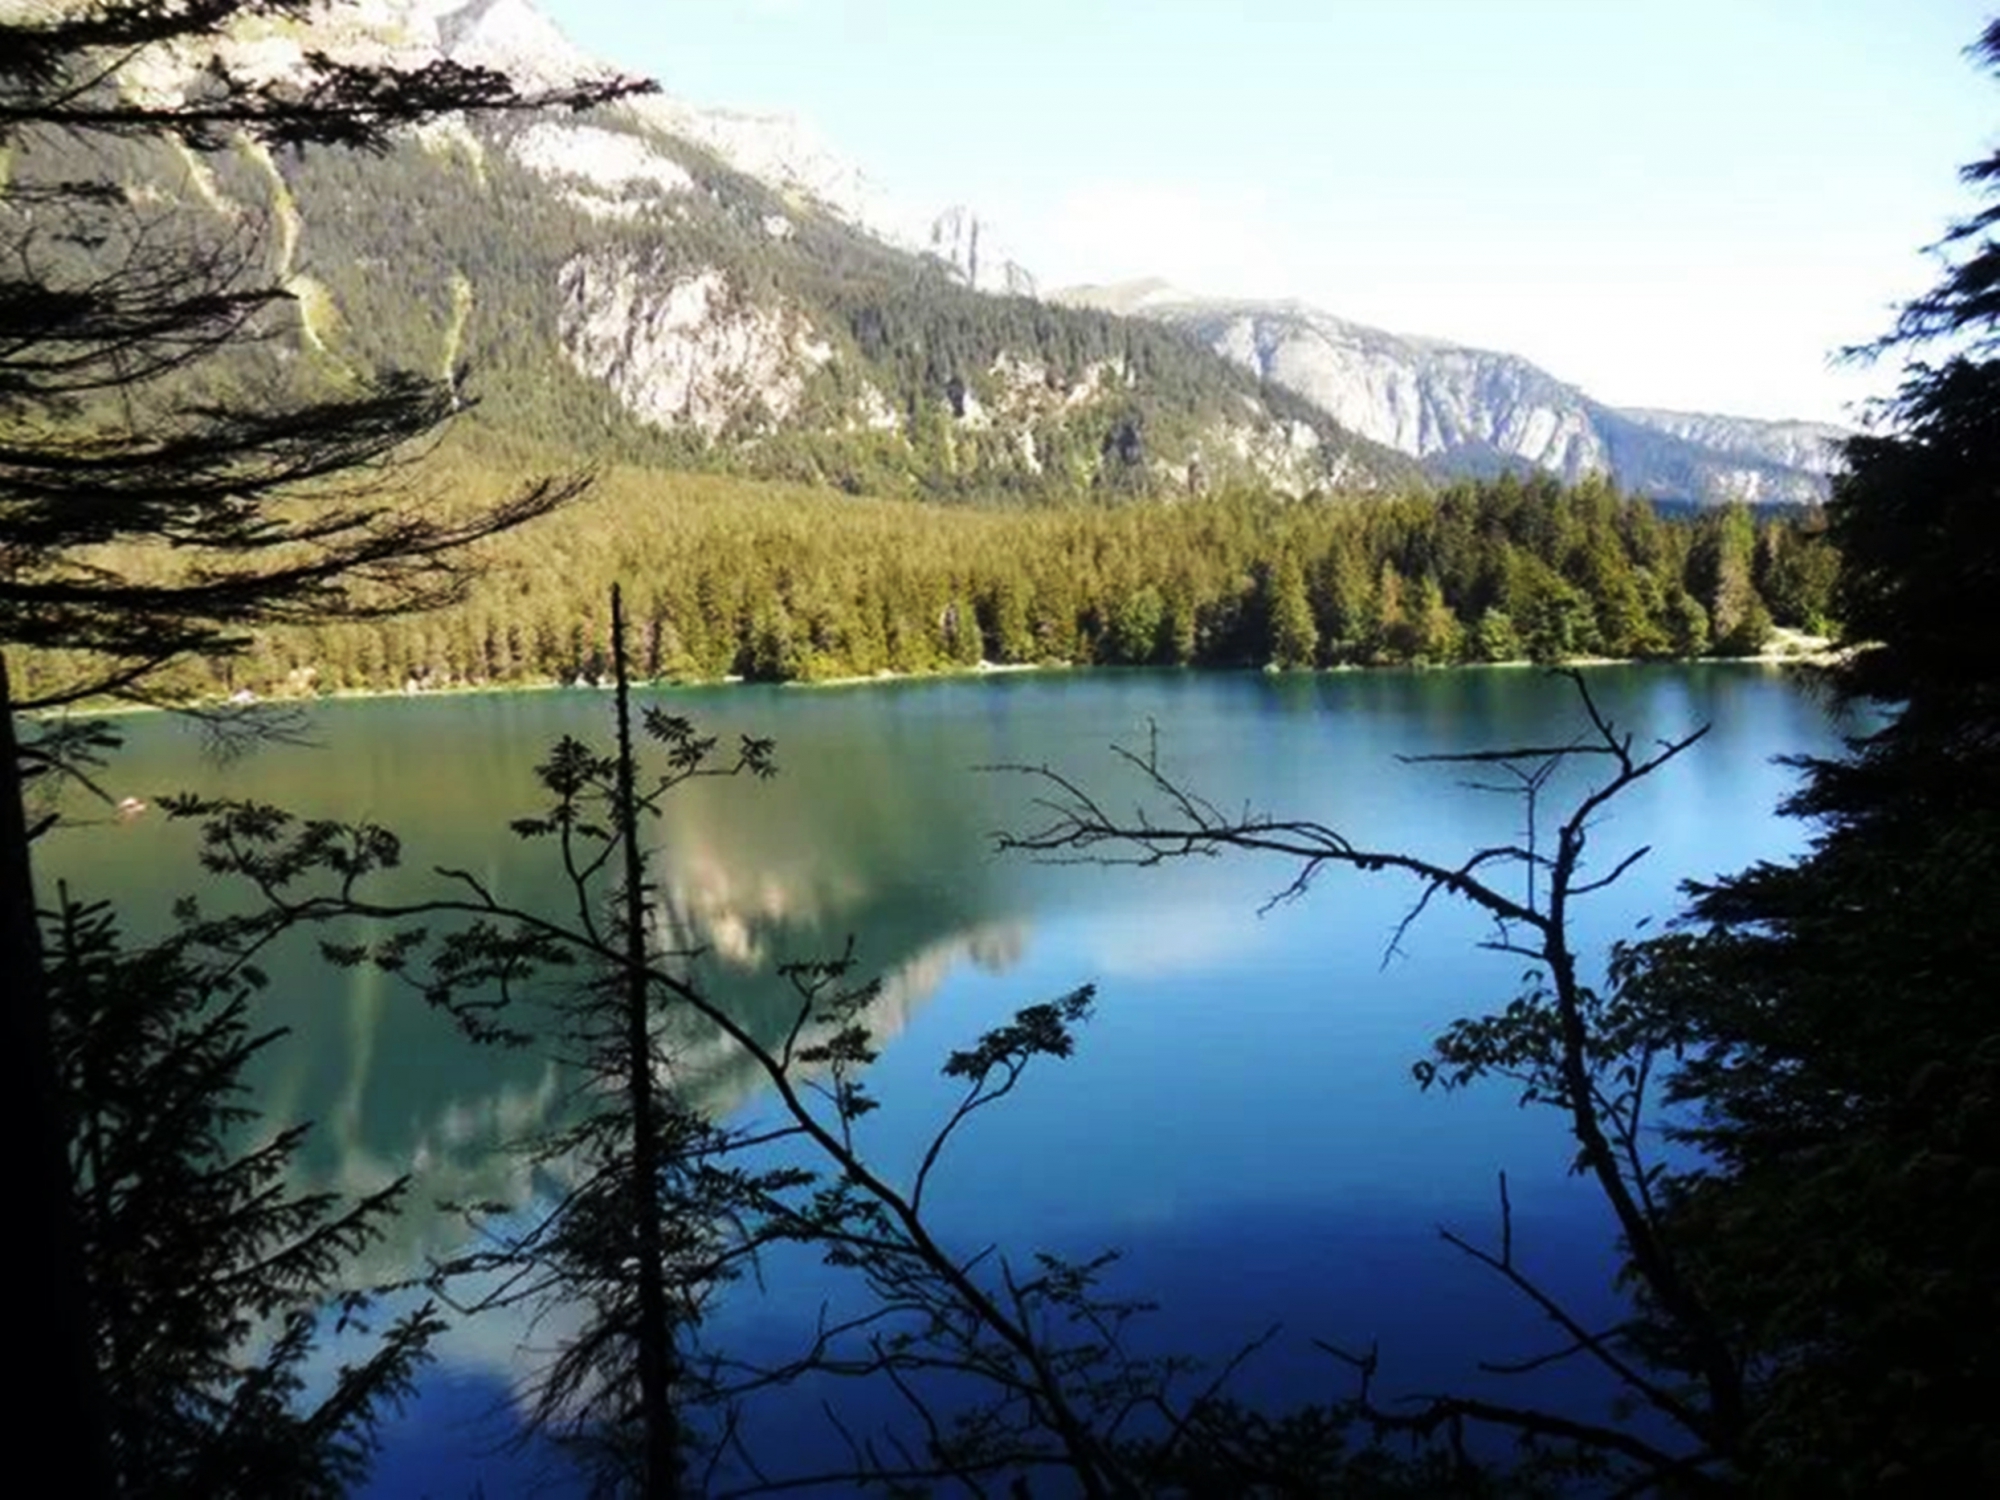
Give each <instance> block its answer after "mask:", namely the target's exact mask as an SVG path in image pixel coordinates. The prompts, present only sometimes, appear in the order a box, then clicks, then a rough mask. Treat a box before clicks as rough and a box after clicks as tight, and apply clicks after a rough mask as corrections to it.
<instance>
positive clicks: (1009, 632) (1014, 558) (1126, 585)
mask: <svg viewBox="0 0 2000 1500" xmlns="http://www.w3.org/2000/svg"><path fill="white" fill-rule="evenodd" d="M459 462H460V463H461V464H462V465H464V464H465V461H464V460H462V459H461V460H459ZM479 479H480V476H479V475H478V474H477V472H476V470H473V469H471V468H470V467H469V465H466V466H465V469H464V481H465V484H466V486H467V487H468V488H472V489H477V488H478V487H479ZM1819 525H1820V523H1819V521H1818V518H1817V517H1816V516H1814V515H1811V514H1806V515H1804V516H1800V517H1792V518H1786V519H1771V518H1766V519H1764V520H1762V521H1758V520H1755V519H1753V517H1752V515H1751V513H1750V512H1749V511H1748V510H1746V509H1744V508H1742V507H1733V508H1730V509H1726V510H1722V511H1714V512H1704V513H1701V514H1698V515H1694V516H1690V517H1687V518H1683V519H1677V520H1669V519H1665V518H1663V517H1662V516H1661V515H1660V514H1659V513H1658V512H1657V511H1656V510H1655V509H1654V508H1653V507H1652V506H1651V505H1649V504H1648V503H1646V502H1644V501H1640V500H1635V499H1631V498H1629V497H1624V496H1620V495H1618V494H1617V493H1616V492H1615V491H1613V490H1612V489H1610V488H1609V487H1607V486H1604V485H1602V484H1598V483H1594V482H1593V483H1586V484H1584V485H1581V486H1577V487H1575V488H1564V487H1563V486H1561V485H1559V484H1558V483H1557V482H1556V481H1554V480H1552V479H1541V480H1532V481H1527V482H1523V481H1519V480H1516V479H1513V478H1511V477H1503V478H1501V479H1499V480H1495V481H1490V482H1481V483H1466V484H1461V485H1458V486H1454V487H1453V488H1451V489H1450V490H1448V491H1446V492H1444V493H1443V494H1441V495H1438V496H1418V497H1411V498H1406V499H1401V500H1380V501H1373V502H1370V503H1368V504H1365V505H1319V506H1309V505H1299V504H1296V503H1290V502H1284V501H1280V500H1274V499H1272V498H1270V497H1268V496H1259V495H1256V494H1249V493H1245V494H1238V495H1231V496H1226V497H1217V498H1214V499H1210V500H1206V501H1203V502H1201V503H1199V504H1182V505H1157V506H1103V505H1082V504H1071V505H1011V506H1009V505H982V506H963V507H939V506H935V505H925V504H921V503H918V502H914V501H898V500H884V499H869V498H863V497H854V496H847V495H840V494H832V493H829V492H827V491H825V490H816V489H810V488H805V487H800V486H785V485H772V484H753V483H746V482H743V481H737V480H729V479H724V478H717V477H713V476H708V477H704V476H691V475H684V476H672V475H661V474H657V473H649V472H646V471H642V470H635V469H621V470H616V471H613V472H611V473H609V474H607V475H606V476H605V477H604V478H603V480H602V481H601V482H600V484H599V485H598V487H597V490H596V492H595V493H594V494H593V495H592V496H591V497H590V498H588V499H586V500H585V501H583V502H581V503H579V504H577V505H574V506H572V507H570V508H569V509H568V510H566V511H564V512H561V513H559V514H557V515H556V516H553V517H550V518H548V519H547V520H545V521H542V522H538V523H536V524H535V525H533V526H530V527H526V528H523V529H522V530H521V531H519V532H517V533H514V534H512V535H510V536H508V537H506V538H502V539H496V540H495V541H493V542H491V543H489V544H487V557H486V562H487V566H488V571H487V573H486V575H485V576H484V577H483V578H482V579H481V580H480V581H479V582H478V583H477V584H476V585H475V587H474V590H473V593H472V595H471V597H470V599H469V600H468V601H467V603H466V604H465V605H464V606H463V607H461V608H459V609H457V610H455V611H453V612H451V613H449V614H441V615H433V616H428V617H422V618H412V619H397V620H385V621H379V622H372V623H365V624H353V625H340V626H329V627H326V628H320V629H286V630H278V631H273V632H271V633H269V634H267V635H266V636H264V637H263V638H261V639H260V640H259V641H258V642H257V644H256V646H255V648H254V649H253V650H251V651H250V652H249V653H248V654H247V655H244V656H240V657H236V658H234V659H231V660H228V661H226V662H218V663H215V664H198V663H190V664H186V665H184V666H183V667H182V668H180V669H178V670H177V673H176V675H174V676H173V677H172V679H171V687H172V689H173V690H175V691H178V692H181V693H186V694H190V695H215V694H220V693H230V692H242V691H247V692H250V693H254V694H257V695H259V696H265V695H304V694H311V693H318V692H330V691H339V690H352V689H377V690H379V689H392V690H403V689H409V690H421V689H438V688H448V687H464V686H473V685H487V684H508V683H519V684H547V683H552V682H561V683H567V682H573V681H576V680H578V679H584V680H595V679H596V678H598V677H599V676H601V675H602V674H603V673H605V672H606V671H607V670H608V668H607V661H608V657H607V654H606V653H607V650H608V643H609V638H610V620H609V617H608V614H607V606H606V600H607V598H608V590H609V586H610V583H611V582H612V580H614V579H622V580H625V582H626V588H627V593H628V598H629V599H630V601H631V605H630V608H631V611H632V615H633V618H634V622H635V627H636V631H637V638H638V642H639V648H638V666H639V669H640V670H642V671H643V672H644V673H645V674H646V675H647V676H649V677H663V678H669V679H675V680H683V681H701V680H714V679H719V678H723V677H728V676H741V677H745V678H750V679H753V680H761V681H794V680H804V681H813V680H825V679H827V678H833V677H844V676H851V675H872V674H875V673H880V672H928V671H939V670H949V669H951V668H954V667H965V666H971V665H973V664H976V663H978V662H981V661H986V662H990V663H996V664H1029V663H1041V662H1071V663H1077V664H1097V665H1116V666H1124V665H1192V666H1263V665H1267V664H1275V665H1277V666H1280V667H1312V666H1337V665H1367V664H1386V663H1402V662H1427V663H1431V664H1438V665H1442V664H1446V663H1453V662H1481V661H1486V662H1491V661H1509V660H1520V659H1535V660H1545V661H1547V660H1557V659H1562V658H1570V657H1579V656H1613V657H1641V658H1644V657H1662V656H1700V655H1704V654H1709V653H1716V654H1724V655H1729V654H1745V653H1750V652H1754V651H1756V650H1758V649H1759V647H1760V646H1761V645H1762V643H1763V641H1764V639H1765V638H1766V636H1767V635H1768V633H1769V630H1770V628H1771V626H1772V624H1773V623H1774V622H1775V623H1777V624H1781V625H1791V626H1798V627H1804V628H1809V629H1814V630H1819V629H1823V628H1825V627H1826V625H1827V608H1828V593H1829V589H1830V586H1831V581H1832V577H1833V573H1834V570H1835V567H1836V562H1837V560H1836V558H1835V556H1834V554H1833V551H1832V548H1831V547H1830V545H1829V544H1828V543H1827V541H1826V540H1825V538H1824V537H1823V536H1822V535H1821V533H1820V529H1819ZM68 665H69V664H65V663H63V662H62V661H61V660H60V659H59V658H56V657H47V656H45V657H40V658H36V657H29V658H26V659H25V661H24V673H25V675H26V677H27V679H28V681H29V683H30V685H31V686H32V684H33V683H34V681H35V680H36V678H37V675H38V674H40V673H49V674H51V675H52V676H55V675H60V673H61V672H62V671H63V670H65V669H66V668H67V666H68Z"/></svg>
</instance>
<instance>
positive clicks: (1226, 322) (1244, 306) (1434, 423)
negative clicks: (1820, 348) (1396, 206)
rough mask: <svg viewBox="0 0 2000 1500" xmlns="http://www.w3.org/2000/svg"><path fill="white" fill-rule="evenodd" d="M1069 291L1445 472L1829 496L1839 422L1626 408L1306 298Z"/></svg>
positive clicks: (1704, 496)
mask: <svg viewBox="0 0 2000 1500" xmlns="http://www.w3.org/2000/svg"><path fill="white" fill-rule="evenodd" d="M1056 295H1057V297H1058V299H1059V300H1063V301H1066V302H1069V303H1071V304H1074V305H1084V306H1090V307H1096V308H1101V309H1104V310H1106V311H1112V312H1117V313H1120V314H1123V315H1126V316H1133V317H1143V318H1148V319H1152V320H1154V321H1157V322H1162V323H1166V324H1168V325H1169V326H1171V327H1173V328H1175V329H1177V330H1178V331H1180V332H1181V333H1183V334H1185V335H1186V336H1187V337H1189V338H1191V339H1194V340H1196V341H1198V342H1200V343H1202V344H1204V345H1206V346H1207V347H1209V348H1211V349H1214V350H1215V351H1216V352H1217V353H1219V354H1222V355H1224V356H1226V357H1227V358H1229V359H1231V360H1233V361H1235V362H1236V363H1237V364H1239V365H1241V366H1243V367H1244V368H1245V369H1247V370H1251V371H1253V372H1255V373H1256V374H1257V375H1258V376H1259V377H1261V378H1263V379H1265V380H1269V381H1271V382H1274V383H1275V384H1278V385H1282V386H1285V387H1287V388H1288V389H1290V390H1293V391H1296V392H1298V394H1300V395H1301V396H1304V397H1305V398H1306V399H1307V400H1308V401H1310V402H1312V403H1313V405H1315V406H1316V407H1318V408H1319V409H1320V410H1321V411H1324V412H1325V413H1327V414H1328V415H1329V416H1331V417H1332V418H1333V419H1334V420H1335V421H1336V422H1338V423H1339V424H1340V425H1341V426H1343V427H1345V428H1347V429H1349V430H1350V431H1353V432H1356V433H1359V434H1360V435H1361V436H1363V437H1366V438H1370V439H1372V440H1374V441H1375V442H1378V443H1381V444H1383V445H1385V446H1387V447H1390V448H1394V449H1396V450H1397V451H1399V452H1402V453H1407V454H1409V455H1410V456H1412V457H1414V458H1420V459H1423V460H1425V462H1426V463H1427V464H1429V465H1430V466H1431V467H1433V468H1434V469H1437V470H1439V471H1442V472H1445V473H1483V472H1491V471H1493V470H1496V469H1499V468H1503V467H1506V466H1508V465H1511V464H1529V465H1533V466H1535V467H1537V468H1541V469H1546V470H1548V471H1550V472H1551V473H1555V474H1558V475H1560V476H1562V477H1563V478H1564V479H1567V480H1575V479H1578V478H1581V477H1582V476H1583V475H1584V474H1587V473H1607V474H1609V475H1611V476H1612V477H1613V478H1614V479H1616V480H1617V481H1618V482H1619V483H1621V484H1622V485H1624V486H1626V487H1627V488H1629V489H1633V490H1637V491H1640V492H1642V493H1646V494H1652V495H1655V496H1657V497H1659V498H1662V499H1670V500H1681V501H1695V502H1700V503H1717V502H1721V501H1725V500H1746V501H1750V502H1753V503H1767V502H1784V503H1793V504H1798V503H1805V502H1809V501H1815V500H1819V499H1823V498H1824V497H1825V495H1826V493H1827V488H1828V476H1829V475H1830V474H1831V473H1832V472H1833V470H1834V468H1835V467H1836V466H1837V464H1838V443H1839V441H1840V439H1841V437H1842V436H1844V434H1843V433H1842V432H1841V430H1840V429H1838V428H1835V427H1831V426H1828V425H1826V424H1822V423H1810V422H1759V421H1753V420H1750V419H1748V418H1740V417H1726V416H1712V415H1706V414H1698V413H1684V412H1666V411H1653V410H1625V409H1621V408H1617V407H1611V406H1607V405H1605V404H1603V403H1601V402H1598V401H1595V400H1593V399H1592V398H1591V397H1590V396H1588V395H1587V394H1586V393H1585V392H1583V391H1582V390H1580V389H1578V388H1577V387H1576V386H1573V385H1570V384H1568V383H1567V382H1565V381H1562V380H1558V379H1557V378H1556V377H1555V376H1553V375H1550V374H1549V373H1548V372H1547V371H1545V370H1543V369H1541V368H1539V367H1538V366H1536V365H1533V364H1531V363H1529V362H1528V361H1527V360H1525V359H1522V358H1520V357H1519V356H1517V355H1512V354H1504V353H1498V352H1495V351H1490V350H1484V349H1472V348H1467V347H1465V346H1462V345H1457V344H1450V343H1445V342H1442V341H1439V340H1434V339H1421V338H1411V337H1406V336H1403V335H1399V334H1393V333H1387V332H1384V331H1383V330H1381V329H1378V328H1370V327H1367V326H1365V325H1363V324H1359V323H1354V322H1350V321H1348V320H1347V319H1345V318H1339V317H1336V316H1334V315H1333V314H1331V313H1328V312H1324V311H1321V310H1320V309H1317V308H1313V307H1308V306H1305V305H1304V304H1301V303H1297V302H1245V301H1220V300H1212V299H1203V298H1198V297H1193V296H1190V295H1188V294H1186V293H1181V292H1177V291H1175V290H1174V289H1173V288H1171V287H1169V286H1167V285H1166V284H1165V283H1163V282H1159V281H1142V282H1132V283H1125V284H1121V285H1117V286H1109V287H1080V288H1076V289H1073V290H1071V291H1068V292H1061V293H1057V294H1056Z"/></svg>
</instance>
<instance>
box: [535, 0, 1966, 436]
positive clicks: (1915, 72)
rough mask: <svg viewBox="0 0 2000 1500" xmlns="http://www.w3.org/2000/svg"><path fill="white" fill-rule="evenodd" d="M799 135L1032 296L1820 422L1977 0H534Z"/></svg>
mask: <svg viewBox="0 0 2000 1500" xmlns="http://www.w3.org/2000/svg"><path fill="white" fill-rule="evenodd" d="M540 3H541V8H542V9H543V10H544V12H545V13H546V14H548V15H549V16H550V18H551V19H553V20H554V21H555V22H556V23H557V24H558V25H560V26H561V27H562V28H563V29H564V30H565V31H566V32H567V33H568V34H569V36H570V37H571V38H572V39H573V40H574V41H575V42H576V43H577V44H578V45H579V46H581V47H583V48H584V49H585V50H587V51H589V52H591V53H593V54H595V55H598V56H602V57H604V58H606V59H608V60H611V61H614V62H617V63H619V64H621V65H623V66H624V67H626V68H628V69H630V70H634V71H639V72H644V73H647V74H650V75H651V76H653V77H656V78H658V79H659V81H660V82H661V84H662V85H663V86H664V87H665V88H666V89H667V90H668V91H669V92H671V93H674V94H676V95H679V96H681V97H684V98H687V99H691V100H694V101H697V102H700V103H704V104H723V105H730V106H735V107H740V108H756V109H775V110H783V111H789V112H792V113H796V114H798V115H799V116H801V117H802V118H804V119H805V120H806V121H808V122H809V123H810V124H811V125H812V126H813V127H814V128H815V130H816V131H817V133H818V134H819V135H820V136H822V137H823V138H824V139H825V140H826V141H827V142H828V143H829V144H830V145H832V146H834V147H835V148H837V149H838V150H840V151H841V152H842V153H843V154H845V155H847V156H849V157H851V158H853V159H854V160H855V161H856V162H858V163H859V164H860V165H861V166H862V167H863V168H864V169H865V170H866V171H867V172H868V174H869V175H870V176H871V177H872V178H874V179H875V180H876V182H877V183H879V184H880V186H881V187H882V188H883V189H885V190H886V191H887V192H889V193H891V194H892V195H894V196H895V197H896V198H897V199H899V200H905V201H908V202H910V203H912V204H913V205H917V206H924V207H943V206H944V205H946V204H948V203H951V202H965V203H968V204H971V205H972V206H974V207H975V208H978V209H979V210H981V212H982V213H984V214H985V215H986V216H988V217H989V218H990V219H991V220H992V221H993V222H994V225H995V228H996V229H997V230H998V231H999V232H1001V233H1002V234H1003V235H1004V237H1005V238H1006V240H1007V241H1008V242H1009V243H1010V245H1011V246H1012V247H1013V248H1014V249H1015V251H1016V253H1017V254H1018V255H1019V258H1020V259H1021V260H1022V261H1024V262H1025V263H1026V264H1027V265H1028V266H1029V268H1030V269H1031V270H1033V271H1034V272H1035V273H1036V274H1037V275H1038V276H1039V277H1040V278H1041V279H1042V282H1043V284H1044V285H1045V286H1056V285H1061V284H1065V283H1069V282H1075V281H1082V280H1115V279H1124V278H1129V277H1137V276H1144V275H1160V276H1165V277H1167V278H1169V279H1170V280H1172V281H1174V282H1176V283H1178V284H1181V285H1184V286H1187V287H1189V288H1190V289H1193V290H1197V291H1204V292H1213V293H1224V294H1235V295H1246V296H1271V297H1283V296H1291V297H1299V298H1302V299H1304V300H1307V301H1310V302H1313V303H1316V304H1318V305H1321V306H1323V307H1325V308H1327V309H1329V310H1330V311H1333V312H1336V313H1339V314H1341V315H1343V316H1346V317H1351V318H1355V319H1358V320H1360V321H1363V322H1368V323H1374V324H1378V325H1380V326H1382V327H1386V328H1391V329H1395V330H1397V331H1401V332H1407V333H1421V334H1430V335H1434V336H1437V337H1441V338H1448V339H1452V340H1455V341H1458V342H1463V343H1470V344H1476V345H1481V346H1484V347H1489V348H1498V349H1506V350H1510V351H1513V352H1515V353H1519V354H1524V355H1526V356H1528V357H1529V358H1532V359H1534V360H1536V361H1537V362H1539V363H1541V364H1542V365H1544V366H1546V367H1547V368H1548V369H1549V370H1550V371H1552V372H1553V373H1555V374H1556V375H1558V376H1561V377H1562V378H1564V379H1567V380H1572V381H1575V382H1577V383H1578V384H1580V385H1582V386H1584V387H1585V388H1586V389H1588V390H1589V391H1591V392H1592V393H1593V394H1594V395H1598V396H1600V397H1602V398H1604V399H1607V400H1610V401H1614V402H1619V403H1623V404H1629V405H1656V406H1675V407H1686V408H1696V409H1707V410H1714V411H1728V412H1737V413H1742V414H1745V415H1755V416H1773V417H1775V416H1808V417H1824V418H1834V419H1838V418H1839V417H1840V416H1841V415H1842V409H1843V404H1844V403H1845V402H1847V401H1850V400H1852V399H1854V398H1855V397H1857V396H1860V395H1862V394H1864V393H1866V392H1868V391H1870V390H1877V389H1880V388H1882V387H1883V386H1884V385H1885V383H1886V377H1885V375H1883V374H1879V373H1878V374H1877V375H1875V376H1874V377H1872V378H1871V377H1868V376H1865V375H1861V374H1857V373H1853V372H1841V371H1835V370H1829V369H1828V367H1827V356H1828V354H1829V352H1830V351H1831V350H1833V349H1835V348H1836V347H1838V346H1840V345H1842V344H1845V343H1850V342H1855V341H1859V340H1864V339H1866V338H1868V337H1870V336H1872V335H1873V334H1875V333H1878V332H1879V331H1881V329H1882V328H1883V326H1884V325H1885V323H1886V320H1887V318H1888V315H1889V312H1890V310H1891V308H1892V307H1893V305H1894V304H1896V303H1897V302H1898V301H1900V300H1901V299H1903V298H1905V297H1907V296H1909V295H1910V294H1912V293H1913V292H1915V291H1917V290H1919V289H1921V288H1922V287H1923V286H1925V285H1927V284H1928V282H1929V281H1930V280H1931V274H1932V273H1931V268H1930V266H1929V264H1928V263H1927V262H1926V261H1925V260H1924V259H1923V258H1922V256H1921V255H1920V254H1919V251H1920V248H1921V247H1922V246H1923V245H1925V244H1927V243H1929V242H1930V241H1932V240H1934V239H1935V238H1936V237H1937V235H1938V233H1939V231H1940V230H1941V229H1942V228H1943V226H1944V224H1945V223H1946V221H1947V220H1948V219H1949V218H1950V217H1951V216H1952V215H1953V214H1954V213H1957V212H1959V211H1962V210H1963V209H1965V208H1966V207H1967V206H1968V204H1969V203H1970V201H1971V200H1970V199H1969V198H1968V197H1967V196H1966V195H1965V194H1964V192H1963V191H1962V190H1961V189H1960V187H1959V186H1958V184H1957V182H1956V178H1955V169H1956V167H1957V166H1958V164H1959V163H1961V162H1963V161H1966V160H1968V159H1970V158H1972V157H1973V156H1975V155H1978V154H1980V153H1981V152H1982V151H1984V150H1986V149H1988V148H1989V147H1990V146H1991V145H1992V144H1993V142H1994V140H1995V134H1994V127H1995V125H1996V124H2000V109H1996V106H2000V85H1996V84H1995V83H1994V82H1992V81H1991V80H1989V79H1987V78H1985V77H1984V76H1982V75H1981V74H1979V73H1978V72H1977V71H1976V70H1975V69H1974V68H1973V67H1972V66H1971V65H1970V63H1969V62H1967V60H1966V59H1965V58H1964V57H1963V56H1962V55H1961V50H1962V49H1963V47H1964V46H1965V45H1966V44H1967V43H1968V42H1970V41H1971V40H1972V38H1973V37H1974V36H1975V35H1976V34H1977V32H1978V30H1979V28H1980V26H1981V24H1982V22H1983V20H1984V19H1985V15H1986V11H1987V9H1988V7H1989V6H1990V5H1992V4H1994V3H1995V0H1234V3H1225V0H1145V3H1139V0H996V3H989V4H985V5H964V4H952V3H948V0H656V3H654V4H650V5H647V6H644V7H639V6H635V5H633V4H631V3H630V0H540Z"/></svg>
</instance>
